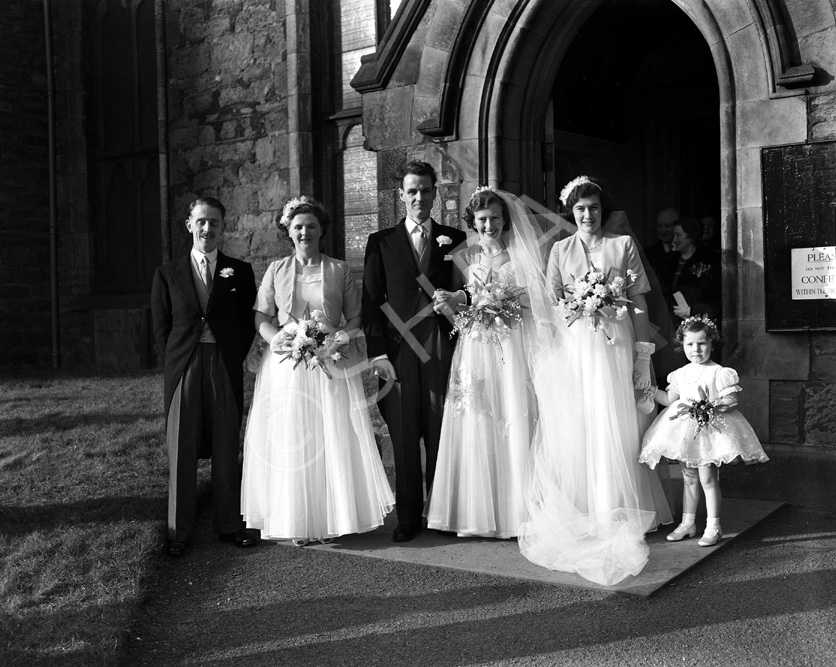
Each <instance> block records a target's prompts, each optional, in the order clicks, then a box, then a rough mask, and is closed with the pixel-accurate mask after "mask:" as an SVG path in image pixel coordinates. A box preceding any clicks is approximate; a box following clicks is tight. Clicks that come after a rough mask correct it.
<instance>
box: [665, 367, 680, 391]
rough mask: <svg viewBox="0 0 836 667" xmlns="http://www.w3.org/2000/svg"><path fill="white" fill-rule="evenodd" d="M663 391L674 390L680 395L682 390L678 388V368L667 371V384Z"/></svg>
mask: <svg viewBox="0 0 836 667" xmlns="http://www.w3.org/2000/svg"><path fill="white" fill-rule="evenodd" d="M665 391H675V392H676V393H677V394H679V395H680V396H682V390H681V389H680V388H679V370H678V369H677V370H675V371H671V372H670V373H668V386H667V389H666V390H665Z"/></svg>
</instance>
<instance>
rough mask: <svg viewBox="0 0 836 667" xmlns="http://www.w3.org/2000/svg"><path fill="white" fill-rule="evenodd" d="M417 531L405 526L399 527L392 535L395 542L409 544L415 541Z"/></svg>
mask: <svg viewBox="0 0 836 667" xmlns="http://www.w3.org/2000/svg"><path fill="white" fill-rule="evenodd" d="M415 533H416V531H415V529H414V528H407V527H405V526H398V527H397V528H395V531H394V532H393V533H392V541H393V542H409V541H410V540H414V539H415Z"/></svg>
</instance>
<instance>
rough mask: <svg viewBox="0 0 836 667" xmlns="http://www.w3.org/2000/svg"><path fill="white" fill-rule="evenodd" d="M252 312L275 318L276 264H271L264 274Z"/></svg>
mask: <svg viewBox="0 0 836 667" xmlns="http://www.w3.org/2000/svg"><path fill="white" fill-rule="evenodd" d="M253 310H257V311H258V312H260V313H264V314H265V315H269V316H270V317H275V316H276V312H277V310H278V309H277V308H276V262H272V263H271V264H270V266H268V267H267V270H266V271H265V272H264V277H263V278H262V279H261V285H260V286H259V288H258V294H257V295H256V297H255V305H254V306H253Z"/></svg>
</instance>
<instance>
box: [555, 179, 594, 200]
mask: <svg viewBox="0 0 836 667" xmlns="http://www.w3.org/2000/svg"><path fill="white" fill-rule="evenodd" d="M586 183H590V184H591V185H594V186H595V187H596V188H598V189H599V190H600V189H601V186H600V185H598V184H597V183H595V182H594V181H591V180H589V176H578V177H577V178H573V179H572V180H571V181H569V182H568V183H567V184H566V186H565V187H564V188H563V189H562V190H561V191H560V201H561V202H563V205H564V206H566V202H568V201H569V195H571V194H572V191H573V190H574V189H575V188H576V187H578V186H579V185H584V184H586Z"/></svg>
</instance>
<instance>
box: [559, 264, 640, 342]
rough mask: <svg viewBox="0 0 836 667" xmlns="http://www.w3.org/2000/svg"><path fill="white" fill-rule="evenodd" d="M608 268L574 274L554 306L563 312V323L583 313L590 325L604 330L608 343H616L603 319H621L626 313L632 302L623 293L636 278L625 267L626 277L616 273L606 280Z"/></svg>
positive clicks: (596, 330)
mask: <svg viewBox="0 0 836 667" xmlns="http://www.w3.org/2000/svg"><path fill="white" fill-rule="evenodd" d="M608 278H609V271H607V273H602V272H601V271H596V270H595V269H592V270H590V271H587V272H586V273H585V274H584V275H583V276H581V277H580V278H574V277H573V280H574V282H573V283H572V284H571V285H566V286H565V287H564V288H563V290H564V292H565V293H566V294H568V298H563V299H559V300H558V302H557V307H558V308H559V309H560V312H561V314H562V315H563V320H564V321H565V322H566V326H572V325H573V324H574V323H575V322H577V321H578V320H579V319H580V318H581V317H586V318H587V322H588V323H589V328H590V329H592V330H593V331H595V332H596V333H597V332H598V331H601V332H603V334H604V335H605V336H606V337H607V345H615V341H614V340H613V339H612V338H611V337H610V334H609V333H608V332H607V329H606V327H605V326H604V325H603V319H604V318H608V319H612V318H615V319H617V320H621V319H624V318H625V317H626V316H627V304H628V303H631V301H630V299H628V298H627V296H626V290H627V288H628V287H629V286H630V285H632V284H633V283H634V282H635V280H636V273H635V271H631V270H628V271H627V279H626V280H625V279H624V278H622V277H621V276H616V277H615V278H613V279H612V280H608Z"/></svg>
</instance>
